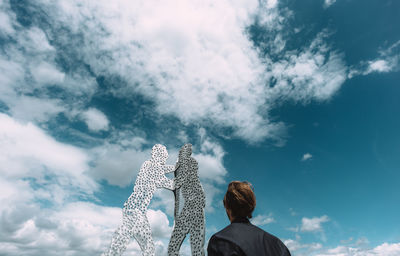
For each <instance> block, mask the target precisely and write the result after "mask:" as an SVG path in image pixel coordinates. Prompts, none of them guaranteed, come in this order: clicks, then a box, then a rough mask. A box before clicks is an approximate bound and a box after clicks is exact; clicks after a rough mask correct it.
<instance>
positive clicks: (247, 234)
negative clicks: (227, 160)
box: [207, 181, 290, 256]
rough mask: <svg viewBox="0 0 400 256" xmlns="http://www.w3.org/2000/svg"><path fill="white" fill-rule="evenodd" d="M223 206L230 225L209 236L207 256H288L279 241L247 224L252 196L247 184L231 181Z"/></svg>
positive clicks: (253, 199) (251, 206)
mask: <svg viewBox="0 0 400 256" xmlns="http://www.w3.org/2000/svg"><path fill="white" fill-rule="evenodd" d="M224 206H225V209H226V212H227V214H228V218H229V219H230V221H231V224H230V225H228V226H227V227H226V228H224V229H223V230H221V231H219V232H217V233H216V234H214V235H213V236H212V237H211V239H210V241H209V243H208V248H207V251H208V255H209V256H217V255H218V256H242V255H243V256H244V255H247V256H252V255H257V256H263V255H265V256H275V255H277V256H290V252H289V250H288V249H287V247H286V246H285V245H284V244H283V243H282V241H281V240H279V238H277V237H275V236H273V235H271V234H269V233H268V232H266V231H264V230H262V229H261V228H259V227H257V226H254V225H253V224H251V223H250V221H249V219H248V218H251V217H252V216H251V214H252V212H253V210H254V208H255V195H254V193H253V191H252V189H251V187H250V185H249V184H248V183H245V182H239V181H234V182H231V183H230V184H229V185H228V191H227V193H226V195H225V197H224Z"/></svg>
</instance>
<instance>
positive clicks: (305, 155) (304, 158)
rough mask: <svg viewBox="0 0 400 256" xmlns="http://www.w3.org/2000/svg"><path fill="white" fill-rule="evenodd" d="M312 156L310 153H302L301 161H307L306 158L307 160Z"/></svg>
mask: <svg viewBox="0 0 400 256" xmlns="http://www.w3.org/2000/svg"><path fill="white" fill-rule="evenodd" d="M312 157H313V156H312V155H311V154H310V153H305V154H304V155H303V157H302V158H301V161H303V162H304V161H307V160H309V159H311V158H312Z"/></svg>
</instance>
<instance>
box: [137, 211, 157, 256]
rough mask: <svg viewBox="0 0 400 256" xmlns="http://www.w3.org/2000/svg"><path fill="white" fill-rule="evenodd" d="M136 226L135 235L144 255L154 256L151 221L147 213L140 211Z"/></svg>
mask: <svg viewBox="0 0 400 256" xmlns="http://www.w3.org/2000/svg"><path fill="white" fill-rule="evenodd" d="M137 215H138V218H137V220H136V223H135V226H134V227H133V236H134V237H135V239H136V241H137V242H138V244H139V246H140V249H141V250H142V254H143V256H154V255H155V253H156V252H155V251H156V250H155V246H154V241H153V237H152V235H151V228H150V223H149V221H148V219H147V216H146V214H145V213H142V212H140V213H138V214H137Z"/></svg>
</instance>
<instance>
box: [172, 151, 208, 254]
mask: <svg viewBox="0 0 400 256" xmlns="http://www.w3.org/2000/svg"><path fill="white" fill-rule="evenodd" d="M191 154H192V145H191V144H185V145H184V146H183V147H182V148H181V150H180V151H179V158H178V162H177V164H176V171H175V175H176V177H175V187H176V190H175V226H174V230H173V231H172V235H171V240H170V242H169V245H168V255H169V256H175V255H178V254H179V250H180V247H181V245H182V243H183V241H184V240H185V237H186V235H187V234H190V247H191V251H192V256H203V255H204V239H205V216H204V208H205V206H206V200H205V194H204V190H203V187H202V185H201V183H200V178H199V174H198V169H199V168H198V163H197V161H196V160H195V159H194V158H193V157H191ZM180 190H182V195H183V199H184V201H185V202H184V205H183V209H182V211H181V212H180V213H179V195H180Z"/></svg>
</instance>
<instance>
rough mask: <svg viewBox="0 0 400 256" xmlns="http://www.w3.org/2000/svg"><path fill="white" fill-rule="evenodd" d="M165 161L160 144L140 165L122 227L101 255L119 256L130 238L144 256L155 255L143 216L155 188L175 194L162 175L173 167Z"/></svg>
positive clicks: (171, 183)
mask: <svg viewBox="0 0 400 256" xmlns="http://www.w3.org/2000/svg"><path fill="white" fill-rule="evenodd" d="M167 158H168V152H167V149H166V148H165V146H163V145H160V144H156V145H154V146H153V149H152V153H151V160H148V161H145V162H144V163H143V165H142V167H141V168H140V171H139V174H138V176H137V178H136V182H135V186H134V188H133V193H132V194H131V196H130V197H129V198H128V200H126V202H125V203H124V208H123V210H122V213H123V218H122V225H120V226H119V228H118V229H117V230H116V231H115V233H114V236H113V238H112V241H111V246H110V248H109V250H108V251H107V252H106V253H105V254H104V255H107V256H108V255H112V256H114V255H122V253H123V252H124V251H125V250H126V246H127V245H128V243H129V240H130V239H131V238H132V237H134V238H135V239H136V241H137V242H138V244H139V246H140V248H141V250H142V253H143V255H144V256H154V255H155V246H154V241H153V238H152V236H151V229H150V224H149V221H148V219H147V216H146V212H147V207H148V206H149V204H150V201H151V199H152V197H153V193H154V192H155V190H156V189H157V188H166V189H169V190H174V181H173V180H171V179H168V178H167V177H166V176H165V174H166V173H170V172H173V171H174V170H175V166H173V165H166V164H165V162H166V160H167Z"/></svg>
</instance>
